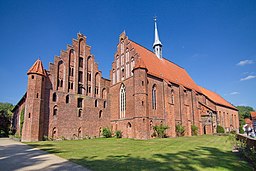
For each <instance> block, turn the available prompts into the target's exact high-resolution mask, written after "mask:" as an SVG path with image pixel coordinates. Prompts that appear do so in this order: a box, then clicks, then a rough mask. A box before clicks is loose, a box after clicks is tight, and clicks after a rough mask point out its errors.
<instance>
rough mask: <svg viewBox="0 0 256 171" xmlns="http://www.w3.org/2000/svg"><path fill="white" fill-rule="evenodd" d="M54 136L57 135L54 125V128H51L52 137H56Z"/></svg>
mask: <svg viewBox="0 0 256 171" xmlns="http://www.w3.org/2000/svg"><path fill="white" fill-rule="evenodd" d="M56 136H57V128H56V127H54V128H53V129H52V139H56Z"/></svg>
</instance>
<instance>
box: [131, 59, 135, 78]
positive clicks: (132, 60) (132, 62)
mask: <svg viewBox="0 0 256 171" xmlns="http://www.w3.org/2000/svg"><path fill="white" fill-rule="evenodd" d="M134 65H135V63H134V58H133V57H132V58H131V75H133V72H132V70H133V68H134Z"/></svg>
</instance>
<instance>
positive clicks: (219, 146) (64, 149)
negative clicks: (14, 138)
mask: <svg viewBox="0 0 256 171" xmlns="http://www.w3.org/2000/svg"><path fill="white" fill-rule="evenodd" d="M27 144H29V145H32V146H35V147H37V148H40V149H42V150H46V151H48V152H50V153H54V154H56V155H58V156H60V157H63V158H66V159H68V160H71V161H73V162H75V163H78V164H80V165H83V166H85V167H87V168H89V169H92V170H100V171H102V170H110V171H114V170H117V171H120V170H132V171H133V170H156V171H159V170H182V171H183V170H207V171H208V170H239V171H242V170H252V167H251V166H248V163H247V162H245V161H241V160H240V158H239V156H238V155H237V154H235V153H232V152H231V145H230V143H228V142H227V137H225V136H211V135H210V136H197V137H181V138H166V139H152V140H133V139H116V138H110V139H104V138H99V139H91V140H72V141H43V142H37V143H27Z"/></svg>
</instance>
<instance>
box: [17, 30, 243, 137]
mask: <svg viewBox="0 0 256 171" xmlns="http://www.w3.org/2000/svg"><path fill="white" fill-rule="evenodd" d="M90 49H91V47H90V46H88V45H87V43H86V37H85V36H84V35H82V34H78V37H77V40H75V39H73V42H72V45H68V46H67V49H66V50H65V51H61V54H60V56H56V57H55V58H54V62H53V63H50V66H49V70H48V71H45V70H41V69H40V68H43V66H42V64H41V63H40V62H39V61H37V62H36V63H35V64H34V66H33V67H32V68H31V69H30V70H29V72H28V88H27V96H26V98H25V100H23V102H20V103H21V104H19V105H18V106H17V107H16V109H15V110H14V111H15V112H16V114H15V115H14V116H15V118H14V119H13V120H14V121H13V127H15V128H16V129H17V130H18V129H20V128H19V121H18V120H19V116H20V111H21V108H24V106H25V116H24V124H23V131H22V141H38V140H42V139H43V137H44V136H47V137H48V138H53V139H59V138H66V139H73V138H86V137H99V136H101V131H102V128H104V127H109V128H111V129H112V131H113V132H115V131H117V130H120V131H122V134H123V137H125V138H136V139H149V138H152V135H153V133H154V131H153V126H155V125H160V124H164V125H167V126H168V127H169V129H168V130H167V132H166V133H167V136H169V137H175V136H176V132H175V125H177V124H182V125H183V126H184V127H185V129H186V131H185V135H187V136H190V135H191V126H192V125H196V126H197V127H198V128H199V134H200V135H201V134H211V133H214V132H216V127H217V125H218V124H219V125H221V126H223V127H224V128H225V130H226V131H230V130H231V129H234V130H237V129H238V127H239V123H238V122H239V121H238V112H237V109H236V108H235V107H233V106H232V105H230V104H229V103H228V102H226V101H225V100H224V99H222V98H221V97H220V96H218V98H216V97H215V96H213V94H215V93H213V92H211V91H209V90H207V92H204V91H202V89H201V88H200V87H199V86H197V85H196V83H194V81H193V80H192V79H191V78H190V76H189V75H188V74H187V72H186V71H185V69H183V68H181V67H179V66H178V65H176V64H173V63H171V62H170V61H167V60H166V59H158V58H157V57H156V56H154V53H152V52H151V51H149V50H147V49H146V48H144V47H142V46H140V45H138V44H137V43H135V42H133V41H131V40H129V39H128V37H127V36H126V35H125V33H122V34H121V35H120V37H119V43H118V46H117V51H116V53H115V56H114V61H113V63H112V69H111V72H110V80H108V79H105V78H102V74H101V71H99V70H98V65H97V63H95V58H94V56H93V55H92V54H91V53H90ZM204 90H206V89H204ZM208 91H209V92H211V93H213V94H211V93H209V92H208ZM223 100H224V101H223ZM24 104H25V105H24Z"/></svg>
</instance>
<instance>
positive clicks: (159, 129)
mask: <svg viewBox="0 0 256 171" xmlns="http://www.w3.org/2000/svg"><path fill="white" fill-rule="evenodd" d="M153 128H154V131H155V132H156V134H157V137H158V138H164V137H166V134H165V130H167V129H168V128H169V127H168V126H166V125H163V124H161V125H156V126H154V127H153Z"/></svg>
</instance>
